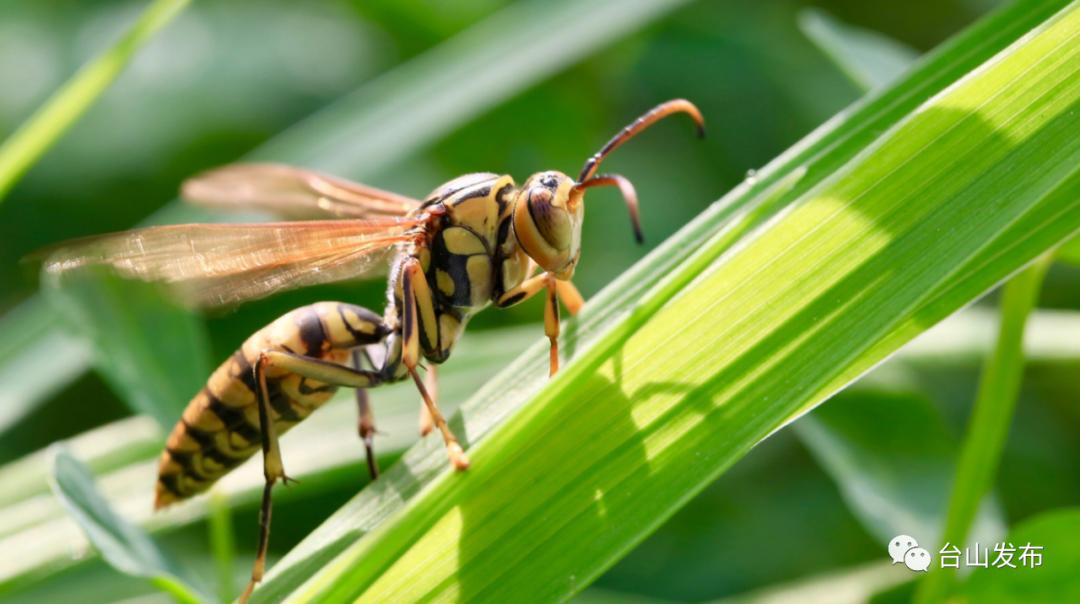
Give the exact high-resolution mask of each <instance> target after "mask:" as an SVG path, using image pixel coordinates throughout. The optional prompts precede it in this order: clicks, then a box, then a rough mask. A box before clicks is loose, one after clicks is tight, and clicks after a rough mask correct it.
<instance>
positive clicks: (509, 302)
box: [499, 292, 525, 307]
mask: <svg viewBox="0 0 1080 604" xmlns="http://www.w3.org/2000/svg"><path fill="white" fill-rule="evenodd" d="M524 298H525V292H518V293H516V294H514V295H513V296H510V297H509V298H507V299H505V300H502V301H500V302H499V306H500V307H505V306H513V305H515V304H517V303H518V302H521V301H522V300H523V299H524Z"/></svg>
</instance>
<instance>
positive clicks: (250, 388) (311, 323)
mask: <svg viewBox="0 0 1080 604" xmlns="http://www.w3.org/2000/svg"><path fill="white" fill-rule="evenodd" d="M387 332H388V328H387V327H386V326H385V325H384V323H383V321H382V319H381V318H380V317H379V316H378V315H376V314H374V313H372V312H371V311H369V310H367V309H365V308H361V307H359V306H354V305H351V304H344V303H340V302H320V303H318V304H313V305H311V306H305V307H303V308H298V309H296V310H294V311H292V312H290V313H288V314H286V315H285V316H283V317H281V318H280V319H278V320H276V321H274V322H273V323H271V324H270V325H268V326H266V327H264V328H263V329H261V330H259V331H258V332H257V333H255V334H254V335H253V336H251V337H250V338H248V339H247V341H246V342H244V344H243V346H242V347H241V348H240V350H238V351H236V352H235V353H234V354H233V355H232V356H231V357H229V359H228V360H226V361H225V362H224V363H222V364H221V366H220V367H218V368H217V370H215V371H214V373H213V374H212V375H211V376H210V379H209V380H208V381H207V383H206V386H205V387H203V389H202V390H200V391H199V393H198V394H196V395H195V397H194V398H193V399H192V400H191V402H190V403H189V404H188V406H187V409H185V410H184V415H183V417H182V418H181V420H180V421H179V422H178V423H177V424H176V426H175V427H174V428H173V430H172V433H171V434H170V435H169V439H168V441H167V442H166V446H165V451H164V452H163V453H162V454H161V460H160V463H159V466H158V482H157V489H156V496H155V500H154V507H155V508H161V507H164V506H166V505H168V504H170V503H172V502H174V501H179V500H181V499H185V498H187V497H191V496H192V495H195V494H197V493H200V492H202V491H204V490H206V489H208V488H209V487H210V485H212V484H214V482H216V481H217V480H218V479H219V478H221V477H222V476H224V475H225V474H227V473H228V472H229V471H230V470H232V469H233V468H235V467H236V466H238V465H240V464H241V463H242V462H243V461H244V460H246V459H247V458H249V457H251V456H252V455H253V454H254V453H255V452H256V451H258V450H259V449H260V447H261V444H262V433H261V431H260V430H259V409H258V406H257V404H256V394H255V393H256V386H255V377H254V372H253V371H252V367H253V366H254V364H255V363H256V362H258V359H259V356H260V354H261V353H262V352H263V351H267V350H279V351H286V352H292V353H296V354H302V355H305V356H310V357H315V358H319V359H324V360H328V361H335V362H338V363H345V362H347V360H348V357H349V349H351V348H354V347H356V346H361V345H365V344H372V343H375V342H378V341H380V340H382V339H383V338H384V337H385V336H386V334H387ZM266 386H267V390H268V393H269V399H270V414H271V419H272V420H273V422H274V427H275V429H276V431H277V434H278V435H281V434H283V433H284V432H286V431H288V430H289V429H290V428H292V427H293V426H295V425H296V424H297V423H299V422H300V421H302V420H303V419H304V418H306V417H307V416H308V415H310V414H311V412H312V411H314V410H315V409H317V408H318V407H320V406H321V405H322V404H323V403H325V402H326V401H327V400H328V399H329V398H330V397H331V396H332V395H333V394H334V392H335V391H336V390H337V389H336V388H335V387H333V386H330V385H327V384H324V383H322V382H318V381H315V380H312V379H309V378H304V377H301V376H299V375H297V374H295V373H290V372H288V371H283V370H280V369H276V368H274V367H269V368H267V370H266Z"/></svg>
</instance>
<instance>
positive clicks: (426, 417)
mask: <svg viewBox="0 0 1080 604" xmlns="http://www.w3.org/2000/svg"><path fill="white" fill-rule="evenodd" d="M424 387H425V388H427V391H428V394H429V395H431V400H433V401H435V402H436V403H438V402H439V375H438V373H437V372H436V365H429V366H428V368H427V373H425V374H424ZM434 427H435V420H433V419H432V417H431V411H428V408H427V405H421V406H420V436H427V435H428V434H430V433H431V429H432V428H434Z"/></svg>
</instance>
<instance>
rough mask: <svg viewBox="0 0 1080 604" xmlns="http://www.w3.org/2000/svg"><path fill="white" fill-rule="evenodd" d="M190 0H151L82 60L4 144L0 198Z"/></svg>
mask: <svg viewBox="0 0 1080 604" xmlns="http://www.w3.org/2000/svg"><path fill="white" fill-rule="evenodd" d="M188 2H189V0H155V1H154V2H153V3H151V4H150V6H148V7H147V8H146V10H145V11H143V13H142V15H140V16H139V19H138V20H137V21H136V22H135V23H133V24H132V26H131V27H130V28H129V29H128V30H127V31H126V32H125V33H124V35H123V36H122V37H121V38H120V39H119V40H117V41H116V42H115V43H114V44H113V45H112V46H110V47H109V48H108V49H107V50H105V52H103V53H102V54H101V55H99V56H98V57H95V58H94V59H93V60H92V61H90V62H89V63H87V64H86V65H84V66H83V67H82V69H80V70H79V71H78V73H76V74H75V75H74V76H73V77H72V78H71V79H70V80H68V82H67V83H66V84H64V86H63V87H62V88H61V89H60V90H58V91H57V92H56V93H55V94H54V95H53V96H52V98H50V99H49V100H48V101H47V102H46V103H45V104H44V105H42V106H41V108H40V109H38V110H37V112H35V113H34V115H32V116H30V119H28V120H27V121H26V123H25V124H23V125H22V127H21V128H19V129H18V130H16V131H15V133H14V134H12V135H11V136H10V137H9V138H8V139H7V140H5V141H4V144H3V145H0V202H3V200H4V197H5V196H6V195H7V193H8V191H10V190H11V187H13V186H15V183H16V182H18V180H19V179H20V178H21V177H22V175H23V174H24V173H26V171H27V170H29V169H30V166H32V165H34V162H36V161H37V160H38V159H39V158H40V157H41V156H42V155H43V154H44V153H45V152H46V151H47V150H48V149H49V147H51V146H52V145H53V144H54V143H55V142H56V141H57V140H58V139H59V138H60V137H61V136H62V135H63V134H64V132H65V131H66V130H67V129H68V128H69V127H71V125H72V124H74V123H75V121H76V120H78V119H79V117H81V116H82V114H84V113H86V110H87V109H89V108H90V106H91V105H93V104H94V101H96V100H97V99H98V97H100V96H101V94H102V93H103V92H105V90H106V89H107V88H108V87H109V85H110V84H112V83H113V80H115V79H116V77H117V76H118V75H120V72H121V71H123V69H124V66H126V65H127V64H128V61H130V60H131V58H132V57H133V56H134V55H135V53H136V52H137V51H138V50H139V49H140V48H142V45H143V44H145V43H146V42H147V41H148V40H149V39H150V38H152V37H153V36H154V34H155V33H157V32H158V30H160V29H161V28H162V27H164V26H165V25H167V24H168V23H169V21H172V18H173V17H175V16H176V15H177V14H179V13H180V11H181V10H183V9H184V7H185V6H187V5H188Z"/></svg>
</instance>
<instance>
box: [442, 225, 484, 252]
mask: <svg viewBox="0 0 1080 604" xmlns="http://www.w3.org/2000/svg"><path fill="white" fill-rule="evenodd" d="M442 236H443V241H444V242H446V250H447V251H448V252H450V253H451V254H456V255H458V256H472V255H473V254H486V253H487V248H485V247H484V243H483V242H482V241H480V239H479V238H477V236H476V235H475V234H474V233H472V232H470V231H469V230H468V229H463V228H461V227H449V228H447V229H444V230H443V232H442Z"/></svg>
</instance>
